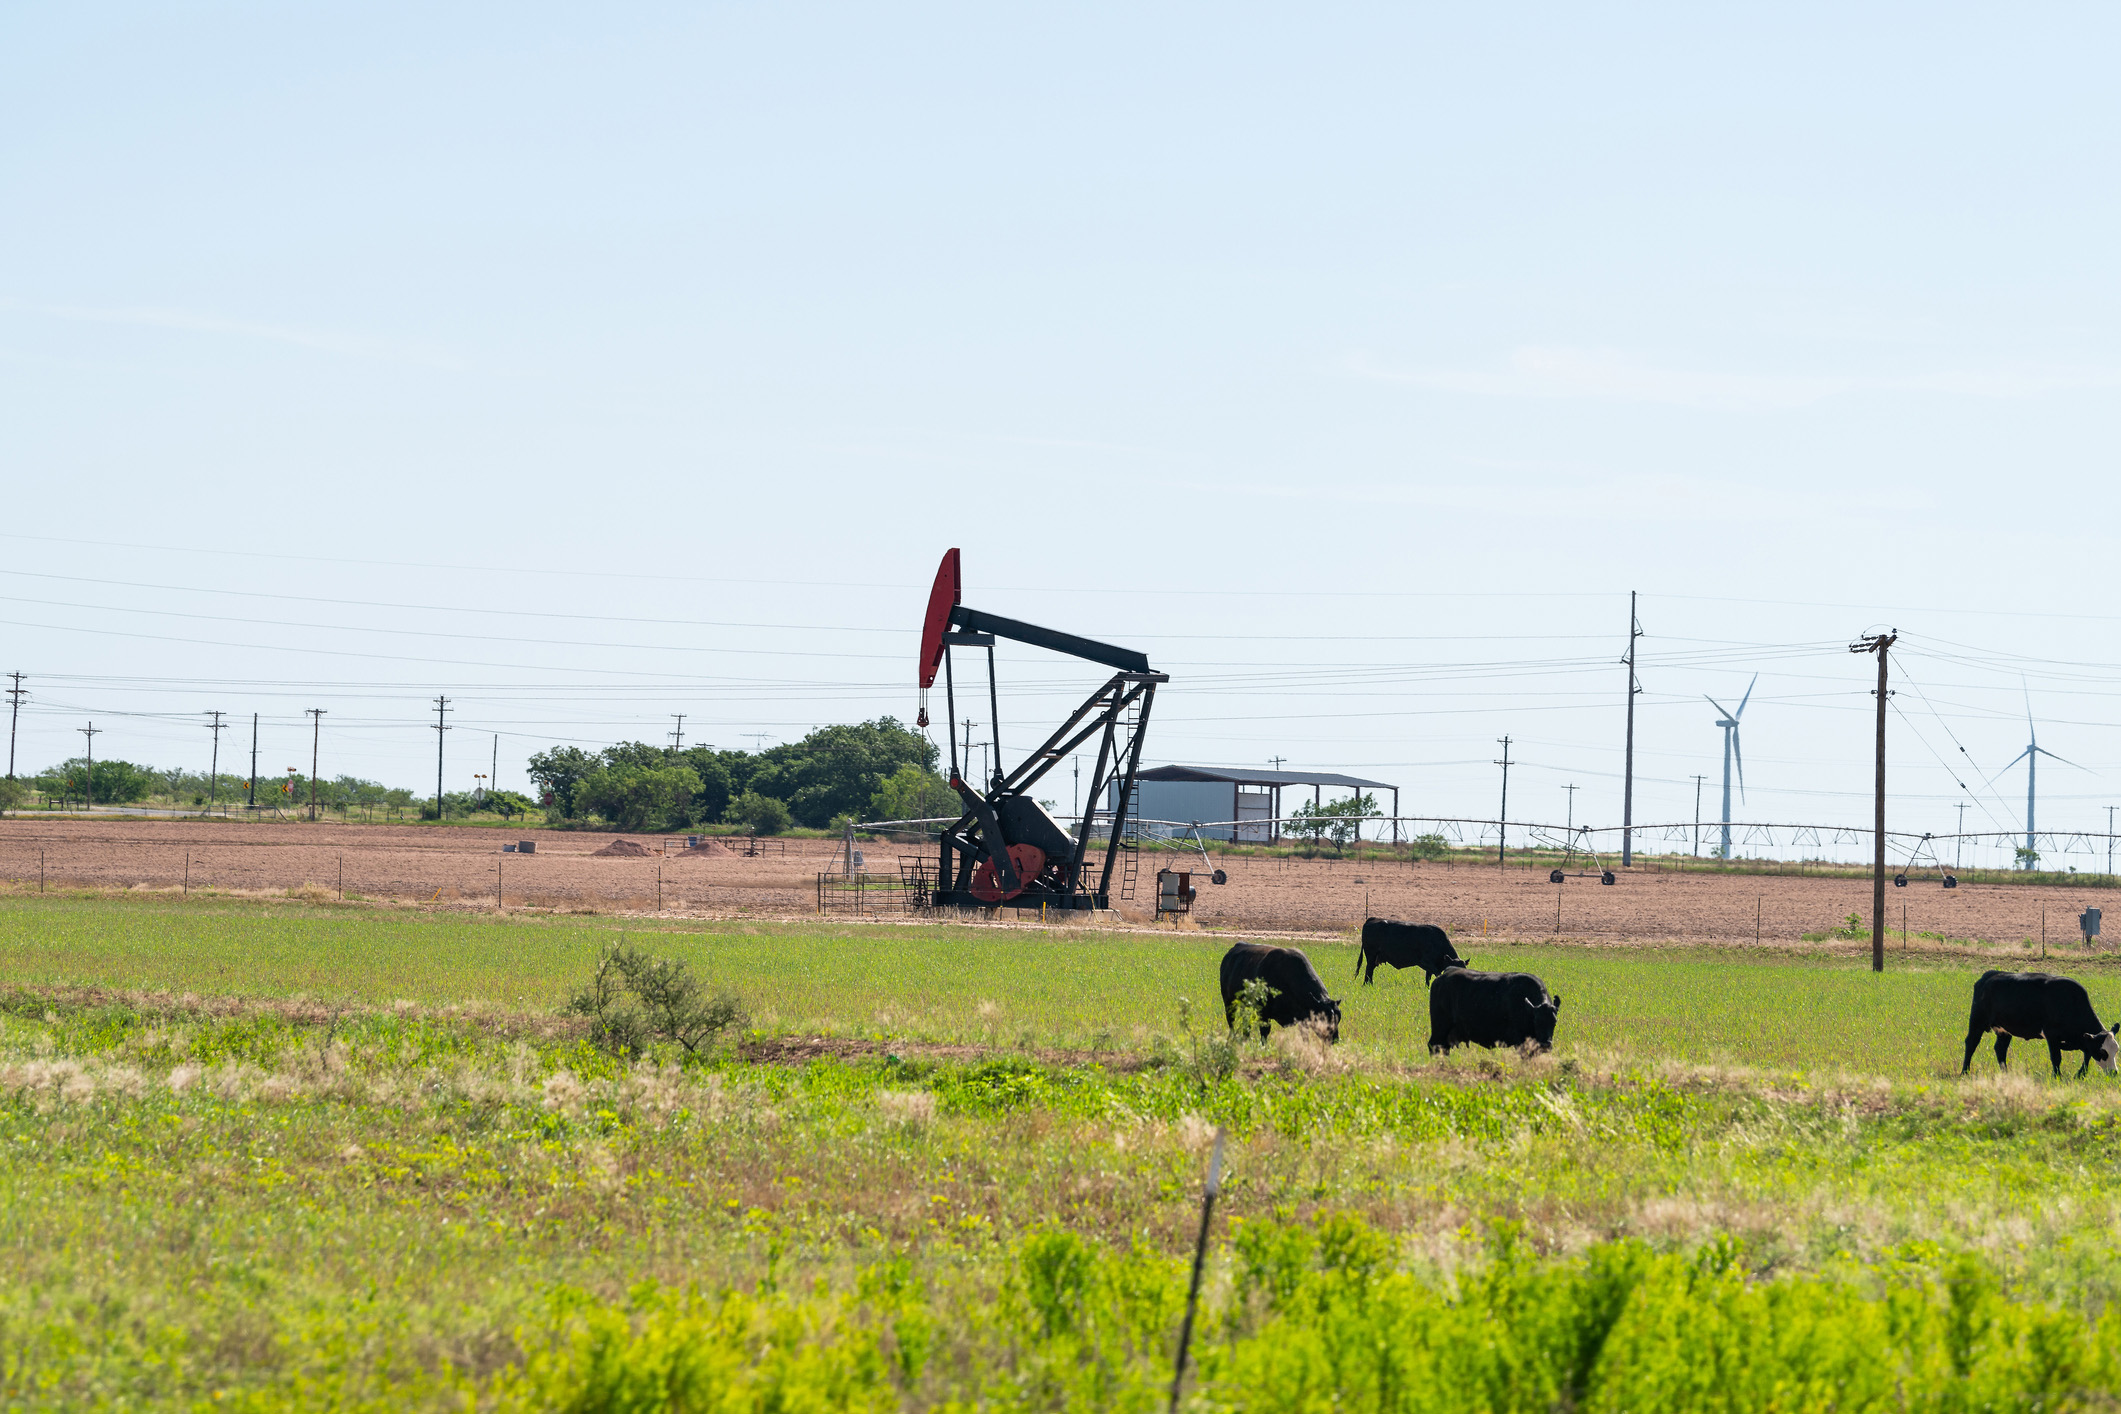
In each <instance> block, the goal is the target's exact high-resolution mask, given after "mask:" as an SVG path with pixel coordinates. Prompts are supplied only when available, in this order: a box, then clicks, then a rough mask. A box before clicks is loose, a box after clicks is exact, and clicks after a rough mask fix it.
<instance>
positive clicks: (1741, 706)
mask: <svg viewBox="0 0 2121 1414" xmlns="http://www.w3.org/2000/svg"><path fill="white" fill-rule="evenodd" d="M1759 684H1760V674H1758V673H1755V674H1753V680H1752V681H1751V682H1749V683H1747V684H1746V685H1745V696H1743V697H1741V698H1739V699H1738V710H1737V711H1736V712H1733V713H1732V714H1731V720H1732V721H1734V722H1735V721H1737V720H1738V719H1739V718H1740V717H1743V716H1744V715H1745V704H1746V703H1748V702H1751V701H1752V700H1753V689H1754V688H1755V687H1757V686H1759Z"/></svg>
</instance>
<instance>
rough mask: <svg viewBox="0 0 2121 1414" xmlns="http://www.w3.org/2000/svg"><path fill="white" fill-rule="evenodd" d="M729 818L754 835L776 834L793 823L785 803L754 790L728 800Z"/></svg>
mask: <svg viewBox="0 0 2121 1414" xmlns="http://www.w3.org/2000/svg"><path fill="white" fill-rule="evenodd" d="M729 818H730V819H731V820H733V821H734V822H736V823H737V824H739V825H742V826H744V827H745V828H746V829H748V830H750V831H751V833H753V834H754V835H777V834H779V833H780V832H781V831H783V830H785V829H787V828H788V827H789V826H790V825H792V824H794V823H795V817H794V816H793V815H791V814H790V813H789V811H788V807H787V806H786V805H785V804H783V803H782V802H780V801H778V800H775V799H774V798H773V797H772V796H770V795H760V794H759V793H758V792H757V791H755V790H747V791H745V792H744V793H743V794H742V795H740V796H738V797H737V798H736V799H735V800H732V801H730V802H729Z"/></svg>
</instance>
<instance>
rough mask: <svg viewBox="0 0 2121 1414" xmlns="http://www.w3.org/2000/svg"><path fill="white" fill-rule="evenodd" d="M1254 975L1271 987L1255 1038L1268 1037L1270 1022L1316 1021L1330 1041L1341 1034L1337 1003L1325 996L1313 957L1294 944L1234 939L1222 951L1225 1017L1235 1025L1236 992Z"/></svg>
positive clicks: (1282, 1024)
mask: <svg viewBox="0 0 2121 1414" xmlns="http://www.w3.org/2000/svg"><path fill="white" fill-rule="evenodd" d="M1255 977H1257V978H1258V979H1259V980H1260V981H1262V982H1265V983H1266V984H1267V986H1268V987H1269V988H1270V989H1271V992H1272V995H1270V996H1269V997H1268V999H1267V1005H1266V1008H1265V1009H1264V1010H1263V1011H1262V1012H1261V1013H1260V1017H1259V1039H1260V1040H1262V1041H1264V1040H1266V1039H1267V1029H1268V1025H1269V1023H1271V1024H1273V1025H1275V1026H1294V1025H1296V1024H1297V1023H1298V1022H1303V1021H1315V1022H1318V1023H1320V1029H1321V1030H1322V1031H1323V1032H1324V1033H1325V1038H1326V1039H1327V1040H1328V1041H1338V1040H1339V1039H1340V1002H1339V1001H1338V1000H1337V999H1336V998H1333V997H1329V996H1327V995H1326V984H1325V983H1324V982H1322V981H1320V980H1319V977H1318V972H1317V970H1316V969H1315V968H1313V967H1312V966H1311V959H1310V958H1308V957H1305V956H1304V955H1303V954H1302V953H1300V952H1298V951H1297V950H1296V949H1295V948H1277V947H1270V946H1268V945H1267V944H1265V943H1234V944H1232V945H1231V948H1230V950H1229V951H1228V952H1226V953H1224V954H1223V968H1222V984H1223V1019H1224V1021H1225V1023H1226V1024H1228V1025H1231V1026H1235V1025H1236V1024H1237V994H1238V993H1239V992H1241V991H1243V990H1244V987H1245V983H1247V982H1249V981H1251V980H1252V979H1253V978H1255Z"/></svg>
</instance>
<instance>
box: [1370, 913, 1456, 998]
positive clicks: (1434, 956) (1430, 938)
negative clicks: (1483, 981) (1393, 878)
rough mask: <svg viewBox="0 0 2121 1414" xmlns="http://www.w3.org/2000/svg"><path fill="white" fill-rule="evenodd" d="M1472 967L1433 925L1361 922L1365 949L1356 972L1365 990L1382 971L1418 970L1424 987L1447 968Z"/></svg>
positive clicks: (1385, 920) (1376, 920)
mask: <svg viewBox="0 0 2121 1414" xmlns="http://www.w3.org/2000/svg"><path fill="white" fill-rule="evenodd" d="M1365 964H1367V966H1366V965H1365ZM1471 965H1472V964H1471V962H1470V961H1469V960H1467V959H1466V958H1462V957H1460V956H1459V955H1458V949H1456V948H1454V947H1452V946H1451V939H1450V937H1449V935H1447V934H1446V933H1445V932H1444V930H1443V929H1441V928H1439V927H1437V926H1436V925H1435V924H1433V923H1402V922H1400V921H1399V920H1398V919H1396V918H1365V919H1363V921H1362V947H1361V948H1360V949H1359V950H1358V951H1357V952H1356V954H1355V970H1356V971H1357V972H1358V973H1360V974H1361V975H1362V984H1363V985H1364V986H1365V987H1367V986H1369V985H1370V979H1371V978H1372V977H1375V976H1376V975H1377V969H1378V968H1379V967H1418V968H1420V969H1421V980H1422V985H1423V986H1427V985H1428V984H1429V983H1431V982H1434V981H1435V980H1436V974H1437V973H1439V972H1441V971H1443V970H1444V969H1445V968H1446V967H1470V966H1471Z"/></svg>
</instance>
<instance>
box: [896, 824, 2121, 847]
mask: <svg viewBox="0 0 2121 1414" xmlns="http://www.w3.org/2000/svg"><path fill="white" fill-rule="evenodd" d="M960 818H962V817H960V816H956V815H949V816H935V817H931V818H927V819H920V820H870V821H865V822H863V823H861V824H858V825H856V826H855V827H854V828H856V829H857V830H870V831H876V830H898V829H906V828H910V827H914V826H920V827H927V826H936V825H954V824H956V823H957V822H958V820H959V819H960ZM1067 818H1074V817H1067ZM1093 819H1095V820H1097V821H1099V822H1106V821H1109V820H1110V819H1111V816H1109V815H1100V816H1096V817H1093ZM1132 823H1133V824H1134V825H1135V827H1136V830H1137V832H1138V833H1141V834H1146V835H1149V836H1151V837H1152V838H1153V837H1157V836H1164V837H1169V838H1172V839H1177V838H1180V837H1182V836H1185V835H1187V834H1189V833H1190V832H1192V831H1194V830H1230V831H1233V832H1234V831H1236V830H1239V829H1244V830H1248V831H1258V830H1262V829H1269V828H1276V829H1277V830H1278V832H1279V833H1280V834H1282V835H1285V836H1286V835H1291V834H1293V833H1294V831H1293V830H1292V829H1291V826H1300V827H1303V828H1304V830H1305V832H1306V833H1308V832H1309V830H1311V829H1315V828H1316V827H1318V826H1320V825H1335V824H1340V825H1345V824H1355V825H1357V826H1379V827H1384V826H1391V827H1393V829H1394V833H1395V835H1396V834H1397V833H1398V832H1399V827H1402V826H1404V827H1406V829H1407V831H1408V832H1409V833H1410V834H1411V833H1412V832H1413V827H1414V826H1417V825H1432V826H1442V827H1448V828H1450V830H1451V833H1453V834H1456V835H1459V836H1461V839H1460V840H1459V842H1460V843H1463V842H1464V840H1463V838H1462V836H1463V834H1464V832H1465V830H1466V829H1468V828H1471V829H1474V830H1477V831H1479V832H1481V834H1482V835H1484V836H1486V837H1487V838H1489V839H1492V838H1493V833H1492V832H1493V831H1494V830H1495V829H1496V828H1497V827H1498V825H1499V826H1501V827H1502V828H1505V829H1509V830H1514V831H1521V832H1522V833H1523V837H1524V839H1525V841H1526V843H1527V844H1528V845H1531V846H1534V847H1537V848H1543V849H1564V848H1567V847H1568V845H1569V843H1570V842H1571V841H1575V842H1576V847H1577V848H1578V849H1582V848H1584V847H1585V844H1584V838H1585V837H1586V836H1591V837H1598V836H1608V835H1618V834H1619V833H1620V832H1621V831H1622V830H1623V829H1626V828H1632V829H1633V831H1634V834H1635V838H1636V840H1637V842H1638V844H1639V843H1641V842H1643V841H1645V840H1651V837H1652V836H1653V835H1656V836H1661V837H1662V840H1664V841H1671V840H1680V839H1685V838H1688V837H1690V836H1692V834H1693V833H1694V832H1695V831H1697V830H1698V831H1700V832H1701V833H1702V834H1703V835H1706V834H1707V833H1708V832H1709V831H1711V830H1714V831H1718V832H1720V831H1722V830H1724V829H1729V830H1731V831H1732V832H1733V834H1734V835H1735V834H1736V833H1737V832H1739V831H1744V832H1745V835H1746V837H1745V838H1744V839H1742V840H1739V841H1738V842H1739V843H1742V844H1763V845H1768V846H1774V845H1776V844H1778V842H1782V843H1788V844H1791V845H1799V846H1801V845H1808V844H1809V845H1817V846H1820V847H1821V848H1825V847H1827V846H1828V845H1830V844H1861V843H1864V842H1865V841H1868V840H1869V839H1870V837H1871V827H1870V826H1869V825H1800V824H1792V823H1790V822H1788V821H1785V820H1732V821H1730V822H1728V824H1726V822H1724V821H1722V820H1681V821H1676V822H1673V823H1670V824H1654V823H1653V824H1647V825H1635V826H1633V827H1627V826H1621V825H1573V826H1572V825H1555V824H1551V823H1547V822H1542V821H1538V820H1504V821H1496V820H1492V819H1478V818H1474V817H1471V816H1446V815H1301V816H1295V815H1282V816H1272V817H1270V816H1258V815H1255V816H1250V817H1247V818H1246V819H1243V820H1155V819H1150V818H1148V817H1146V816H1139V817H1135V818H1134V819H1133V822H1132ZM1682 832H1684V833H1682ZM1425 833H1441V831H1427V832H1425ZM1885 837H1886V839H1887V840H1889V841H1900V842H1902V843H1903V844H1904V845H1905V846H1913V847H1919V846H1921V845H1923V844H1924V843H1928V844H1929V845H1931V846H1935V845H1939V844H1946V843H1949V842H1952V841H1955V840H1966V841H1980V840H1995V841H2003V842H2010V843H2013V844H2017V843H2021V842H2023V841H2024V839H2025V832H2024V831H2023V830H1967V831H1964V832H1961V833H1953V834H1938V833H1935V832H1929V831H1915V830H1887V831H1886V832H1885ZM1221 842H1222V843H1229V842H1230V841H1221ZM1399 842H1400V843H1405V841H1404V840H1401V841H1399ZM1652 842H1658V841H1654V840H1653V841H1652ZM2035 842H2036V847H2037V845H2039V844H2045V845H2049V846H2052V847H2053V848H2054V849H2055V850H2057V851H2058V852H2062V853H2084V852H2089V851H2090V847H2091V846H2092V845H2094V844H2097V845H2098V846H2100V847H2101V848H2104V847H2105V846H2106V845H2107V844H2110V843H2121V832H2116V833H2113V834H2108V833H2106V832H2105V831H2103V830H2041V831H2039V832H2038V833H2037V834H2036V836H2035ZM1237 843H1241V844H1264V843H1266V841H1265V840H1260V839H1247V840H1240V841H1237ZM1366 843H1380V844H1381V843H1389V841H1385V840H1375V841H1366ZM2080 847H2081V848H2080Z"/></svg>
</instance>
